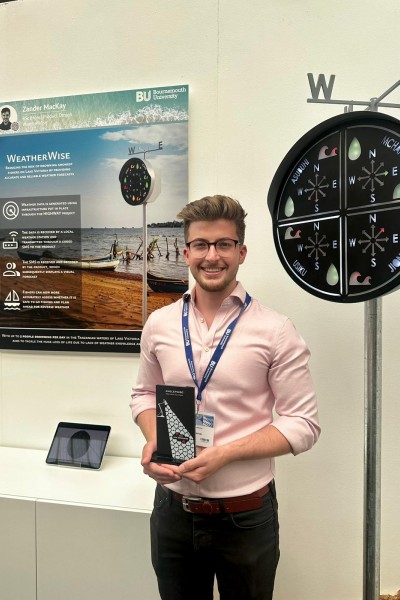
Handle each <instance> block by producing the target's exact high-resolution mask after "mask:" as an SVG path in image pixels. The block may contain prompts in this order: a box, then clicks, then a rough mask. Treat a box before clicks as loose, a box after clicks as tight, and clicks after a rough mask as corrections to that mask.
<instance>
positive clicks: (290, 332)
mask: <svg viewBox="0 0 400 600" xmlns="http://www.w3.org/2000/svg"><path fill="white" fill-rule="evenodd" d="M309 358H310V352H309V349H308V347H307V346H306V344H305V342H304V340H303V339H302V337H301V336H300V335H299V334H298V333H297V331H296V329H295V328H294V326H293V324H292V322H291V321H290V320H289V319H286V320H285V322H284V324H283V326H282V328H281V329H280V331H279V332H278V334H277V339H276V344H275V352H274V356H273V360H272V363H271V366H270V369H269V373H268V381H269V385H270V387H271V390H272V392H273V394H274V397H275V412H276V414H277V415H278V417H277V418H276V419H275V420H274V422H273V425H274V427H276V428H277V429H278V430H279V431H280V432H281V433H282V434H283V435H284V436H285V437H286V439H287V440H288V442H289V444H290V445H291V448H292V452H293V454H294V455H297V454H300V453H301V452H305V451H306V450H309V449H310V448H311V447H312V446H313V445H314V444H315V442H316V441H317V440H318V437H319V435H320V432H321V429H320V426H319V420H318V409H317V402H316V395H315V389H314V384H313V381H312V378H311V374H310V370H309V367H308V361H309Z"/></svg>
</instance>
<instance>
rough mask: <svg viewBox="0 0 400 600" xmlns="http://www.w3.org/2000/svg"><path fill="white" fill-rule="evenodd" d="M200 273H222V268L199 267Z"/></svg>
mask: <svg viewBox="0 0 400 600" xmlns="http://www.w3.org/2000/svg"><path fill="white" fill-rule="evenodd" d="M201 270H202V271H205V272H206V273H222V271H223V270H224V269H223V267H201Z"/></svg>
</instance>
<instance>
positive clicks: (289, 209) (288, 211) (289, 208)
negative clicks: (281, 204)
mask: <svg viewBox="0 0 400 600" xmlns="http://www.w3.org/2000/svg"><path fill="white" fill-rule="evenodd" d="M293 213H294V202H293V200H292V197H291V196H289V198H288V199H287V200H286V204H285V216H286V217H291V216H292V215H293Z"/></svg>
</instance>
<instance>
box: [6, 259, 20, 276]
mask: <svg viewBox="0 0 400 600" xmlns="http://www.w3.org/2000/svg"><path fill="white" fill-rule="evenodd" d="M3 275H4V277H19V276H20V275H21V273H20V271H17V265H16V264H15V263H14V262H9V263H7V264H6V271H3Z"/></svg>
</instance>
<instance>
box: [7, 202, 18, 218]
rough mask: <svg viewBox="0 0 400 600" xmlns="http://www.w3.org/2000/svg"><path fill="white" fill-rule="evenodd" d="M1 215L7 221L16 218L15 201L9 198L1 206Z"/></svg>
mask: <svg viewBox="0 0 400 600" xmlns="http://www.w3.org/2000/svg"><path fill="white" fill-rule="evenodd" d="M3 215H4V217H5V218H6V219H8V220H9V221H12V220H13V219H16V218H17V217H18V215H19V206H18V204H17V203H16V202H13V201H12V200H10V201H9V202H6V203H5V205H4V206H3Z"/></svg>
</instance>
